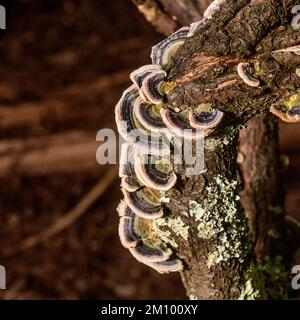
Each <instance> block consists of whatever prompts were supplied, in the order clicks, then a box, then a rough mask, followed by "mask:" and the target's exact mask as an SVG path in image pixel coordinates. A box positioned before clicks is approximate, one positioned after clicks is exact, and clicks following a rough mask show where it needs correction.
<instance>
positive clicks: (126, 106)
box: [115, 85, 169, 154]
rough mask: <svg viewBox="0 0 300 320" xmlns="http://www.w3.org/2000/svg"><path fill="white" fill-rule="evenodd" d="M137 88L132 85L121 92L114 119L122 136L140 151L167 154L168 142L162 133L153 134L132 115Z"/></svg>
mask: <svg viewBox="0 0 300 320" xmlns="http://www.w3.org/2000/svg"><path fill="white" fill-rule="evenodd" d="M138 97H139V90H138V89H137V88H136V86H135V85H132V86H131V87H129V88H128V89H126V90H125V91H124V92H123V95H122V97H121V99H120V100H119V102H118V104H117V105H116V108H115V119H116V124H117V127H118V131H119V133H120V135H121V136H122V138H123V139H124V140H125V141H126V142H127V143H128V144H130V145H134V146H135V147H136V148H138V149H139V150H141V151H144V152H149V153H154V154H168V153H169V143H168V142H167V138H166V137H165V136H163V134H162V133H158V134H155V133H153V132H150V131H149V130H147V129H146V128H144V127H143V126H142V124H141V123H140V122H139V121H138V119H137V118H136V117H135V115H134V112H133V110H134V103H135V101H136V100H137V98H138Z"/></svg>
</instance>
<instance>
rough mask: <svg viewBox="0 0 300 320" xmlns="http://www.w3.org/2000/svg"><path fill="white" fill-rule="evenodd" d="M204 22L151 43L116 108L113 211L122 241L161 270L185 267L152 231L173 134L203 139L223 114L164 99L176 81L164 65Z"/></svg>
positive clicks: (168, 178)
mask: <svg viewBox="0 0 300 320" xmlns="http://www.w3.org/2000/svg"><path fill="white" fill-rule="evenodd" d="M202 23H203V22H202V21H199V22H197V23H193V24H192V25H191V26H190V27H183V28H181V29H180V30H178V31H177V32H175V33H174V34H172V35H171V36H170V37H168V38H167V39H165V40H163V41H162V42H160V43H158V44H157V45H155V46H154V47H153V48H152V51H151V62H152V64H149V65H145V66H142V67H140V68H139V69H137V70H135V71H133V72H132V73H131V75H130V80H131V81H132V83H133V84H132V85H131V86H130V87H129V88H128V89H126V90H125V91H124V92H123V94H122V97H121V99H120V100H119V102H118V103H117V105H116V108H115V118H116V123H117V127H118V131H119V134H120V135H121V137H122V138H123V139H124V140H125V143H123V145H122V149H121V156H120V169H119V176H120V178H121V188H122V192H123V195H124V199H123V200H122V201H121V203H120V204H119V206H118V209H117V211H118V213H119V217H120V220H119V236H120V240H121V244H122V245H123V246H124V247H125V248H127V249H128V250H129V251H130V252H131V254H132V255H133V256H134V257H135V258H136V259H137V260H138V261H140V262H142V263H144V264H146V265H148V266H150V267H152V268H154V269H155V270H157V271H158V272H160V273H168V272H174V271H180V270H182V269H183V264H182V262H181V261H180V259H178V257H176V256H175V254H174V252H173V251H172V249H171V247H170V245H168V244H167V243H165V242H164V241H163V240H161V239H160V238H159V236H158V235H157V234H156V233H155V221H156V219H158V218H161V217H163V216H164V214H165V208H164V203H163V202H162V200H161V193H162V192H167V191H168V190H170V189H171V188H173V187H174V186H175V184H176V183H177V176H176V174H175V173H174V171H173V164H172V159H173V158H174V157H173V153H174V150H175V148H174V141H175V139H174V137H175V136H177V137H180V138H182V139H183V141H184V139H189V140H195V139H200V138H204V137H206V136H207V135H209V134H210V133H211V132H212V131H213V130H214V129H215V128H216V127H217V126H218V124H219V123H220V122H221V121H222V118H223V112H221V111H219V110H217V109H214V108H206V109H205V110H203V109H201V108H200V107H199V108H198V109H197V108H196V109H194V110H189V109H188V110H185V111H178V110H174V109H172V108H171V107H170V106H168V105H167V103H166V101H165V100H166V99H165V95H166V94H167V93H168V92H169V91H171V90H172V89H173V88H174V87H175V86H176V84H175V83H173V82H169V81H168V79H167V73H166V71H165V70H164V67H165V66H166V65H167V64H168V63H169V62H170V60H171V58H172V56H173V55H174V54H175V52H176V51H177V49H178V48H179V47H180V46H181V45H182V44H183V43H184V41H185V39H186V38H187V37H190V36H192V35H193V34H194V33H195V32H196V31H197V30H198V29H199V28H200V27H201V25H202Z"/></svg>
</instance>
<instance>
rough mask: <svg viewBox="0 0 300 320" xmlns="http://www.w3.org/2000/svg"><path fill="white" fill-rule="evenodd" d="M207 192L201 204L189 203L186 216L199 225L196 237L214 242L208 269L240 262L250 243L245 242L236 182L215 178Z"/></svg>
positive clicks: (244, 225)
mask: <svg viewBox="0 0 300 320" xmlns="http://www.w3.org/2000/svg"><path fill="white" fill-rule="evenodd" d="M206 191H207V194H206V197H205V198H204V200H203V202H202V203H201V204H200V203H198V202H196V201H194V200H191V201H190V202H189V214H190V216H191V217H194V219H195V221H197V222H199V224H198V226H197V229H198V236H199V237H200V238H204V239H213V240H215V241H214V242H215V250H213V251H212V252H211V253H210V254H209V256H208V259H207V266H208V267H211V266H213V265H214V264H217V263H220V262H226V261H228V260H230V259H232V258H236V259H238V260H239V261H241V262H242V261H243V259H244V257H245V255H246V254H247V252H248V250H249V247H250V246H249V245H250V243H249V241H247V235H248V228H247V221H246V218H245V215H244V213H243V212H242V211H241V210H240V207H239V203H238V202H239V199H240V198H239V195H238V183H237V181H235V180H232V181H229V180H228V179H227V178H226V177H223V176H220V175H218V176H216V177H215V178H214V179H213V181H212V183H210V184H209V186H208V187H207V188H206Z"/></svg>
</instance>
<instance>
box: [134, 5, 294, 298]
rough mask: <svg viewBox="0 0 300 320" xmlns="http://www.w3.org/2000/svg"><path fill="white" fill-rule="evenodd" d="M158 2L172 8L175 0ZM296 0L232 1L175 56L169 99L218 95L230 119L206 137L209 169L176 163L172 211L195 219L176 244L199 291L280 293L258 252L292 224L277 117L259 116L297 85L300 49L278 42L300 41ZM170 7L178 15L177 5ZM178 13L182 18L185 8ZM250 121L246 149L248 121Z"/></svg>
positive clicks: (268, 250)
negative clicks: (252, 71)
mask: <svg viewBox="0 0 300 320" xmlns="http://www.w3.org/2000/svg"><path fill="white" fill-rule="evenodd" d="M146 2H147V1H146ZM175 2H178V3H177V5H178V7H177V8H179V7H180V5H183V6H184V8H186V10H188V8H189V6H191V5H194V7H195V1H190V2H189V4H187V3H188V1H185V2H184V4H183V2H182V1H175ZM143 3H145V1H143ZM152 3H156V5H157V7H159V8H160V9H161V12H164V15H165V16H168V15H167V13H166V12H170V11H167V10H166V6H167V3H169V1H152ZM296 4H298V3H297V1H267V0H266V1H245V0H244V1H242V0H241V1H229V3H228V6H227V7H226V8H224V9H223V10H222V11H221V12H220V13H217V14H216V15H215V16H214V18H213V19H211V20H209V21H207V22H206V23H205V25H204V26H203V27H202V28H201V30H199V31H198V32H197V34H196V35H195V36H194V37H192V38H191V39H189V40H187V41H186V42H185V44H184V45H183V46H182V48H180V49H179V51H178V52H177V54H176V56H175V57H174V59H173V61H172V63H171V64H170V65H169V66H168V71H169V77H170V80H172V81H175V82H176V84H177V87H176V88H175V89H174V90H173V91H171V93H170V94H169V96H168V104H169V106H173V107H179V108H180V109H181V110H185V109H187V108H195V107H197V106H198V105H199V104H202V103H210V104H211V105H212V106H214V107H217V108H219V109H221V110H223V111H224V112H226V115H227V117H226V120H225V121H224V124H223V126H222V127H221V128H220V129H219V130H218V131H217V132H216V133H215V134H214V135H213V136H212V137H210V138H209V139H207V141H206V142H205V164H206V172H205V173H204V174H203V175H201V176H194V177H186V175H185V168H184V167H177V168H176V170H177V174H178V176H179V177H181V179H180V183H179V184H178V186H177V188H176V189H173V190H172V191H171V192H169V193H168V197H170V203H169V204H167V206H168V208H169V209H170V215H169V219H173V220H174V219H180V220H181V222H182V223H183V224H184V225H185V226H187V227H188V228H189V238H188V241H186V239H183V237H182V236H178V234H177V235H176V234H174V237H175V238H176V243H177V245H178V247H177V249H176V251H177V254H178V256H179V257H180V258H181V259H182V260H183V261H184V262H185V264H186V266H185V267H186V268H185V270H184V272H183V274H182V278H183V283H184V284H185V287H186V289H187V293H188V295H189V296H190V297H192V298H198V299H203V298H204V299H207V298H209V299H231V298H238V297H240V298H266V297H271V296H272V295H271V294H270V292H269V290H266V288H263V285H262V286H261V287H260V286H259V283H263V280H262V277H263V274H262V273H261V272H258V268H257V262H259V263H262V262H264V260H265V258H266V256H269V255H270V256H274V257H275V256H276V255H278V254H279V253H280V254H281V253H282V251H283V248H281V247H282V246H278V243H282V237H283V234H284V232H283V231H284V230H283V226H284V224H283V191H282V187H281V179H280V173H281V168H280V162H279V151H278V134H277V120H275V119H274V118H273V116H270V115H266V116H256V118H253V119H252V117H253V116H255V115H257V114H260V113H263V112H267V111H268V109H269V107H270V105H271V104H272V103H275V102H276V103H277V102H280V101H283V100H284V99H286V97H287V96H289V95H291V93H293V92H296V91H297V88H299V80H300V79H299V77H297V76H296V74H295V72H294V71H295V68H296V66H297V64H299V63H300V57H299V56H296V55H293V54H292V53H286V52H285V53H282V52H280V53H279V52H274V51H275V50H278V49H282V48H285V47H289V46H294V45H297V44H298V43H299V41H300V34H299V32H293V30H291V27H290V26H289V23H288V19H289V16H290V14H289V12H290V9H291V8H292V6H293V5H296ZM140 5H141V4H140ZM139 8H140V7H139ZM172 8H173V10H175V11H173V12H172V15H171V16H172V17H174V16H176V9H174V6H173V7H172ZM198 8H199V7H198ZM169 10H170V7H169ZM186 16H187V17H188V15H186ZM194 17H195V13H194V14H193V16H192V15H190V17H189V18H186V21H185V22H184V23H182V24H186V25H187V24H189V23H190V22H191V21H193V20H194ZM176 20H177V19H176ZM195 20H196V18H195ZM178 21H181V22H182V21H183V19H182V17H181V19H178ZM152 23H153V22H152ZM154 24H155V23H154ZM165 33H166V34H168V33H169V32H168V31H166V32H165ZM243 61H247V62H250V63H252V64H253V65H254V64H255V65H256V66H259V75H260V79H261V86H260V87H258V88H251V87H248V86H247V85H246V84H244V83H243V81H242V80H241V79H240V78H239V77H238V75H237V73H236V66H237V64H238V63H239V62H243ZM247 121H248V128H247V129H246V130H242V133H241V135H240V141H241V146H240V151H239V154H238V152H237V147H238V141H239V139H238V138H239V133H240V125H243V124H245V123H247ZM237 158H238V160H239V161H238V162H239V164H240V168H239V170H240V172H241V177H242V181H241V180H240V178H239V175H238V165H237V161H236V159H237ZM270 177H271V178H270ZM242 183H243V184H244V190H243V192H242V193H241V197H242V199H241V202H239V201H237V199H238V198H237V196H238V193H239V191H240V189H241V188H242ZM213 195H215V197H213ZM216 199H217V201H215V200H216ZM241 204H242V205H243V208H244V209H245V210H244V211H243V209H242V207H241ZM205 213H208V214H207V215H206V214H205ZM245 214H246V215H247V217H248V218H249V221H250V230H248V229H247V228H248V224H247V221H246V219H245ZM205 219H206V220H205ZM171 229H172V228H171ZM171 231H172V230H171ZM250 231H251V233H250ZM252 236H253V240H254V241H253V242H252V241H251V238H252ZM255 254H256V258H255V257H254V256H255ZM257 279H259V281H257Z"/></svg>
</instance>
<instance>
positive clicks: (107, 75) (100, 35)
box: [0, 0, 300, 299]
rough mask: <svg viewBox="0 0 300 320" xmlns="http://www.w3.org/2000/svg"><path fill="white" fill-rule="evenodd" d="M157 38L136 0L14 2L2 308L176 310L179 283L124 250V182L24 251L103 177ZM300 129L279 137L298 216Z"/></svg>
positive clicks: (6, 108) (2, 69)
mask: <svg viewBox="0 0 300 320" xmlns="http://www.w3.org/2000/svg"><path fill="white" fill-rule="evenodd" d="M160 39H162V36H160V35H158V34H156V33H155V32H154V31H153V29H152V28H151V27H150V26H149V25H147V23H146V22H145V21H144V20H143V18H142V17H141V16H140V15H139V13H138V12H137V10H136V8H135V7H134V6H133V5H132V3H131V1H130V0H113V1H106V0H81V1H80V0H78V1H75V0H65V1H56V0H55V1H54V0H44V1H43V0H37V1H34V0H27V1H25V0H23V1H21V0H20V1H13V5H12V6H11V11H10V19H9V23H8V30H7V31H6V32H4V33H3V32H2V33H1V34H0V40H1V41H0V52H1V60H0V61H1V63H0V78H1V82H0V197H1V199H0V200H1V201H0V221H1V226H2V228H1V229H0V243H1V246H0V264H1V265H4V266H5V267H6V270H7V290H6V291H0V297H1V298H5V299H12V298H15V299H88V298H91V299H166V298H169V299H180V298H185V293H184V290H183V288H182V286H181V283H180V279H179V275H178V274H172V275H164V276H162V275H159V274H157V273H156V272H155V271H152V270H151V269H149V268H148V267H145V266H143V265H141V264H139V263H138V262H136V261H135V260H134V259H133V258H132V257H131V256H130V254H129V253H128V252H127V251H126V250H125V249H123V248H122V247H121V245H120V243H119V240H118V236H117V224H118V217H117V214H116V211H115V208H116V206H117V203H118V201H119V199H120V198H121V194H120V191H119V181H118V179H117V177H116V178H115V179H114V182H113V183H112V184H110V186H109V187H108V188H107V190H106V192H105V193H104V194H103V195H102V196H101V197H100V198H99V199H98V200H97V202H96V203H94V205H93V206H92V207H91V208H90V209H88V210H86V211H84V212H83V213H82V214H81V216H80V218H79V219H77V220H76V221H75V222H73V223H70V224H68V226H67V227H65V228H64V229H63V230H62V231H61V232H57V233H56V234H55V235H54V236H53V237H51V238H49V239H44V238H43V237H40V236H39V237H38V238H39V239H40V240H39V241H38V242H37V245H35V246H34V248H32V249H23V250H21V248H23V245H24V243H25V239H28V237H29V236H34V235H43V233H44V231H45V230H47V229H48V228H49V226H51V225H52V224H53V223H55V222H57V221H60V220H58V219H60V218H62V217H63V216H65V215H67V214H69V212H70V210H71V209H72V208H74V207H75V206H76V204H78V203H79V201H80V200H81V199H82V198H84V197H86V196H87V195H89V190H90V189H91V188H92V187H93V186H94V185H95V184H96V183H97V182H98V181H100V180H101V178H103V176H104V175H105V174H106V173H107V171H108V167H103V166H99V165H98V164H97V163H96V160H95V153H96V149H97V146H98V145H99V143H97V142H96V141H95V137H96V133H97V131H98V130H99V129H101V128H114V129H115V126H114V105H115V103H116V102H117V100H118V98H119V96H120V95H121V93H122V91H123V90H124V89H125V88H126V87H127V86H129V78H128V75H129V73H130V71H132V70H133V69H135V68H137V67H139V66H140V65H143V64H146V63H149V62H150V60H149V52H150V47H151V45H153V44H155V43H156V42H158V41H159V40H160ZM299 128H300V126H299V125H290V126H286V125H284V126H282V128H281V144H282V151H283V152H284V153H286V154H288V156H289V157H290V167H289V168H288V170H287V171H286V172H285V185H286V189H287V191H288V196H287V200H286V207H287V212H288V213H289V214H291V215H294V216H297V215H298V216H299V217H300V212H299V207H300V193H299V192H300V181H299V178H300V169H299V165H300V137H299V133H300V129H299Z"/></svg>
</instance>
